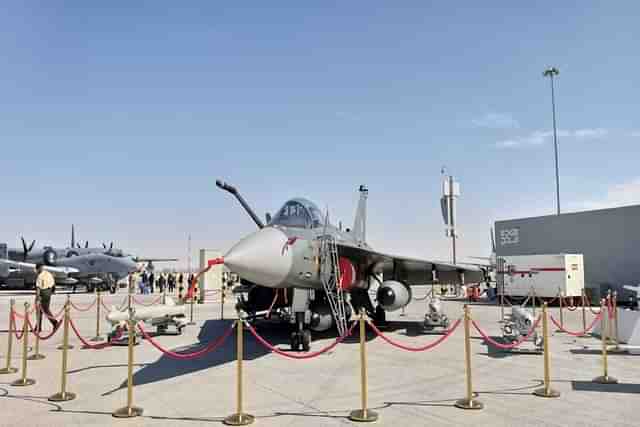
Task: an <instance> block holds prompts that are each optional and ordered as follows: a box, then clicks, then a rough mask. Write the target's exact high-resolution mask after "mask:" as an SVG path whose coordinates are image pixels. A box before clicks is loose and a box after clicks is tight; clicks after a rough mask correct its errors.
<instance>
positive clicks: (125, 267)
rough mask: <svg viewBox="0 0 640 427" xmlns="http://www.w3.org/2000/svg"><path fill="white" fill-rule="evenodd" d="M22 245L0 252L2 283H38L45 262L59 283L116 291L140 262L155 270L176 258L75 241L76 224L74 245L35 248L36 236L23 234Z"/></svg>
mask: <svg viewBox="0 0 640 427" xmlns="http://www.w3.org/2000/svg"><path fill="white" fill-rule="evenodd" d="M21 243H22V248H7V250H6V252H7V253H6V254H4V255H3V254H1V253H0V284H2V282H8V279H9V278H21V279H23V280H24V283H25V284H27V285H33V284H34V283H35V277H36V276H35V266H36V264H43V265H44V266H45V269H47V270H49V271H51V272H52V273H53V275H54V277H55V280H56V283H57V284H62V285H77V284H81V285H84V286H85V287H86V289H87V291H88V292H93V291H94V290H95V289H98V288H99V289H102V290H107V289H109V290H111V291H112V292H115V289H116V288H115V284H116V283H117V281H118V280H120V279H123V278H125V277H126V276H127V275H128V274H130V273H132V272H134V271H136V270H139V269H140V267H139V264H140V263H142V264H145V265H144V268H146V269H148V270H153V268H154V266H153V262H154V261H156V262H158V261H177V259H175V258H138V257H135V256H132V255H129V254H126V253H125V252H124V251H123V250H122V249H118V248H114V245H113V243H111V244H110V245H109V246H107V245H106V244H104V243H103V244H102V247H89V244H88V242H87V243H85V245H84V246H82V245H80V244H79V243H77V242H76V239H75V227H74V226H71V245H70V246H69V247H66V248H57V247H53V246H44V247H42V248H35V249H34V246H35V243H36V242H35V240H33V241H32V242H31V243H30V244H29V245H27V242H26V241H25V239H24V237H22V238H21Z"/></svg>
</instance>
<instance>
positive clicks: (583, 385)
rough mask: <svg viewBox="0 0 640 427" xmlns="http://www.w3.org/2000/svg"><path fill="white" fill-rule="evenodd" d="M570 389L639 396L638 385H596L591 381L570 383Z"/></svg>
mask: <svg viewBox="0 0 640 427" xmlns="http://www.w3.org/2000/svg"><path fill="white" fill-rule="evenodd" d="M571 387H572V388H573V390H575V391H596V392H600V393H626V394H640V384H624V383H622V384H598V383H594V382H592V381H571Z"/></svg>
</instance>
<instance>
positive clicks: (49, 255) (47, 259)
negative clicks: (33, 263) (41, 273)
mask: <svg viewBox="0 0 640 427" xmlns="http://www.w3.org/2000/svg"><path fill="white" fill-rule="evenodd" d="M57 260H58V254H57V253H56V251H54V250H53V249H47V250H46V251H44V253H43V254H42V261H43V262H44V264H45V265H56V261H57Z"/></svg>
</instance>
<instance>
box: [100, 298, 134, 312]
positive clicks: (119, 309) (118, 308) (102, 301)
mask: <svg viewBox="0 0 640 427" xmlns="http://www.w3.org/2000/svg"><path fill="white" fill-rule="evenodd" d="M128 300H129V297H128V296H127V297H124V301H122V304H120V307H115V309H116V310H118V311H122V310H124V308H125V307H126V306H127V305H129V304H128V303H129V301H128ZM100 305H102V308H104V309H105V310H107V312H109V311H111V307H109V306H107V305H106V304H105V302H104V300H100Z"/></svg>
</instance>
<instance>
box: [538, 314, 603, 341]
mask: <svg viewBox="0 0 640 427" xmlns="http://www.w3.org/2000/svg"><path fill="white" fill-rule="evenodd" d="M549 317H550V318H551V321H552V322H553V324H554V325H556V326H557V328H558V329H560V330H561V331H562V332H565V333H567V334H569V335H573V336H574V337H580V336H582V335H585V334H586V333H588V332H589V331H590V330H591V329H593V327H594V326H595V325H596V323H597V322H598V321H599V320H601V318H602V313H599V314H598V315H597V316H596V317H595V318H594V319H593V322H591V325H589V327H588V328H587V329H585V330H584V331H582V332H571V331H568V330H566V329H565V328H563V327H562V326H560V323H558V321H557V320H556V319H555V318H554V317H553V316H549Z"/></svg>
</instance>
